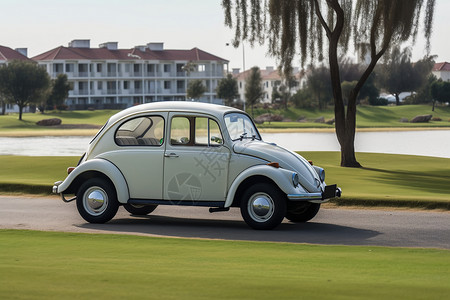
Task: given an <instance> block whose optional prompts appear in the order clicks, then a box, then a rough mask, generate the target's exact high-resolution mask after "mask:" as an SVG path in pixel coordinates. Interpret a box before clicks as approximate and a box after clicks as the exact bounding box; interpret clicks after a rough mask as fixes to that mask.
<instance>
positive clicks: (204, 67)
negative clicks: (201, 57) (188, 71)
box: [197, 65, 206, 72]
mask: <svg viewBox="0 0 450 300" xmlns="http://www.w3.org/2000/svg"><path fill="white" fill-rule="evenodd" d="M197 71H199V72H205V71H206V65H197Z"/></svg>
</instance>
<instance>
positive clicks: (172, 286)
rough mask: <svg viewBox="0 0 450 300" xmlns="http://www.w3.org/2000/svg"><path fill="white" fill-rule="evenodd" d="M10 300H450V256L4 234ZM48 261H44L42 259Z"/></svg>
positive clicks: (2, 260) (1, 285) (2, 282)
mask: <svg viewBox="0 0 450 300" xmlns="http://www.w3.org/2000/svg"><path fill="white" fill-rule="evenodd" d="M0 244H1V245H2V247H0V274H2V275H0V298H2V299H29V298H33V299H86V298H89V299H97V298H98V299H124V298H127V299H137V298H143V297H148V298H151V299H274V298H276V299H299V297H301V298H302V299H331V298H332V299H350V298H354V299H384V298H389V299H444V298H446V297H448V295H449V293H450V285H448V282H449V281H450V273H449V269H450V252H449V251H448V250H432V249H402V248H383V247H344V246H310V245H298V244H283V243H258V242H235V241H212V240H187V239H162V238H148V237H137V236H120V235H94V234H67V233H55V232H52V233H49V232H32V231H12V230H0ZM37 258H39V259H37Z"/></svg>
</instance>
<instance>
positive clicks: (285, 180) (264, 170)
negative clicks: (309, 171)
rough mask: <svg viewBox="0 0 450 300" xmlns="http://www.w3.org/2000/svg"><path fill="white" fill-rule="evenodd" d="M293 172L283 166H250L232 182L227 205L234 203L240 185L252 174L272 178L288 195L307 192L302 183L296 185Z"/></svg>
mask: <svg viewBox="0 0 450 300" xmlns="http://www.w3.org/2000/svg"><path fill="white" fill-rule="evenodd" d="M293 174H295V172H293V171H290V170H286V169H282V168H274V167H272V166H268V165H257V166H253V167H251V168H248V169H246V170H245V171H243V172H242V173H240V174H239V175H238V176H237V177H236V179H235V180H234V181H233V183H232V184H231V186H230V188H229V190H228V195H227V199H226V201H225V207H229V206H231V204H233V200H234V196H235V195H236V191H237V190H238V188H239V185H240V184H241V183H242V182H244V180H246V179H247V178H250V177H252V176H265V177H267V178H269V179H271V180H272V181H273V182H275V184H276V185H277V186H278V187H279V188H280V189H281V190H282V191H283V192H284V193H285V194H286V195H289V194H296V193H302V192H303V193H307V191H306V190H305V189H303V188H302V187H301V185H299V186H298V187H294V184H293V182H292V175H293Z"/></svg>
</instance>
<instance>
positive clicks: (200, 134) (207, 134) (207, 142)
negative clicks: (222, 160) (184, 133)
mask: <svg viewBox="0 0 450 300" xmlns="http://www.w3.org/2000/svg"><path fill="white" fill-rule="evenodd" d="M222 142H223V139H222V134H221V133H220V128H219V124H217V122H216V121H214V120H212V119H209V118H196V119H195V144H196V145H198V146H220V145H222Z"/></svg>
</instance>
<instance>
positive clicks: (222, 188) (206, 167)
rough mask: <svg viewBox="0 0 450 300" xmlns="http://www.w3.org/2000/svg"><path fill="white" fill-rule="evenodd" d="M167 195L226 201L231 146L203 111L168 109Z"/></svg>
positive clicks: (189, 198)
mask: <svg viewBox="0 0 450 300" xmlns="http://www.w3.org/2000/svg"><path fill="white" fill-rule="evenodd" d="M168 126H169V130H168V131H169V132H168V140H167V143H166V150H165V154H164V191H163V193H164V199H166V200H170V201H225V197H226V194H227V178H228V164H229V160H230V153H231V152H230V150H229V149H228V148H227V147H226V146H224V144H223V136H222V134H221V130H220V127H219V125H218V123H217V122H216V121H215V120H214V119H212V118H211V117H208V116H204V115H186V114H180V113H169V124H168Z"/></svg>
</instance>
